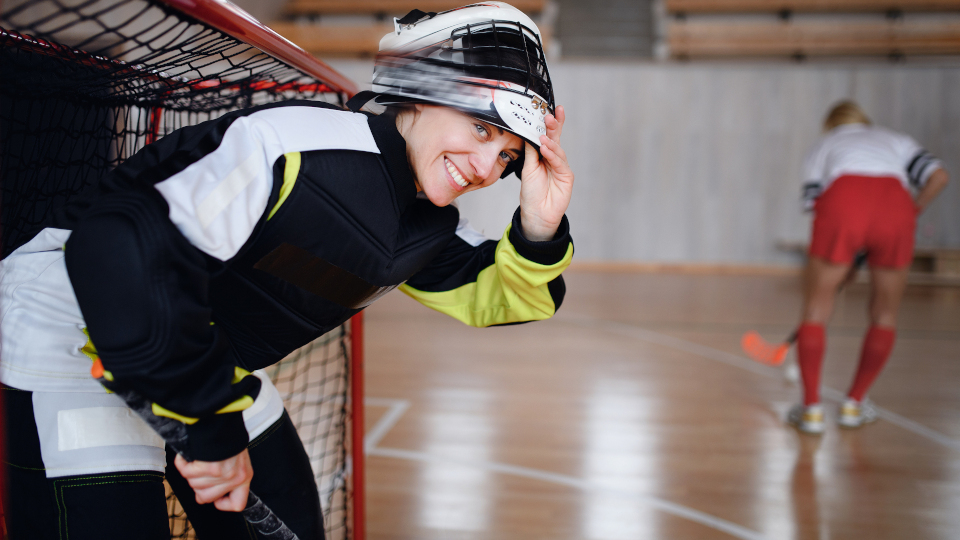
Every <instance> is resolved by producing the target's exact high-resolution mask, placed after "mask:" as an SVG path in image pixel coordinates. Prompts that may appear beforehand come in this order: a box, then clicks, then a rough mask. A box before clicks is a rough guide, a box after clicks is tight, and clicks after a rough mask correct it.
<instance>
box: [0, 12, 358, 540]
mask: <svg viewBox="0 0 960 540" xmlns="http://www.w3.org/2000/svg"><path fill="white" fill-rule="evenodd" d="M356 91H357V87H356V85H355V84H354V83H353V82H352V81H351V80H349V79H348V78H346V77H344V76H343V75H342V74H340V73H338V72H337V71H336V70H334V69H333V68H331V67H330V66H328V65H326V64H325V63H323V62H322V61H320V60H318V59H316V58H314V57H312V56H310V55H309V54H307V53H306V52H304V51H303V50H302V49H300V48H299V47H297V46H296V45H294V44H293V43H291V42H289V41H288V40H286V39H284V38H283V37H282V36H280V35H278V34H276V33H275V32H273V31H272V30H270V29H269V28H267V27H266V26H264V25H263V24H261V23H259V22H258V21H256V20H255V19H253V17H251V16H250V15H249V14H247V13H245V12H244V11H242V10H241V9H239V8H237V7H236V6H233V5H232V4H230V3H229V2H225V1H218V0H0V205H2V206H0V249H2V253H3V255H4V256H6V255H7V254H8V253H10V252H11V251H12V250H13V249H15V248H16V247H17V246H18V245H19V244H21V243H22V240H23V239H24V238H28V237H29V235H30V234H31V230H33V229H34V228H35V227H37V226H38V225H39V224H40V223H42V222H43V221H44V219H45V218H46V217H47V216H49V215H50V213H52V212H54V211H55V210H56V209H58V208H60V207H61V206H63V204H65V203H66V202H68V201H69V200H70V199H71V198H72V197H73V196H75V195H76V194H78V193H79V192H81V191H82V190H83V189H85V188H87V187H89V186H91V185H93V184H95V183H96V182H97V180H98V178H99V177H101V176H102V175H103V174H104V173H106V172H108V171H109V170H112V169H113V168H114V167H116V166H117V165H118V164H119V163H121V162H123V161H124V160H125V159H126V158H127V157H129V156H130V155H132V154H133V153H135V152H136V151H138V150H139V149H140V148H142V147H143V146H144V145H146V144H149V143H150V142H153V141H154V140H156V139H157V138H159V137H163V136H164V135H166V134H167V133H170V132H171V131H174V130H176V129H179V128H180V127H183V126H187V125H191V124H194V123H197V122H201V121H204V120H207V119H210V118H216V117H218V116H220V115H222V114H224V113H226V112H229V111H231V110H234V109H237V108H241V107H246V106H251V105H257V104H261V103H267V102H271V101H277V100H283V99H316V100H323V101H328V102H336V103H340V104H341V105H342V104H343V103H345V102H346V100H347V99H349V98H350V97H351V96H352V95H353V94H354V93H356ZM362 336H363V319H362V316H361V315H357V316H355V317H353V318H352V319H351V321H350V322H349V323H348V324H345V325H344V326H342V327H340V328H339V329H337V330H335V331H333V332H330V333H329V334H328V335H326V336H324V337H322V338H320V339H318V340H317V341H316V342H314V343H311V344H310V345H308V346H306V347H304V348H303V349H301V350H300V351H297V352H296V353H294V354H292V355H291V356H290V357H288V358H286V359H284V360H283V361H281V362H280V363H278V364H277V365H276V366H273V367H271V368H270V370H269V372H270V374H271V376H272V377H273V378H274V380H275V383H276V385H277V387H278V389H279V390H280V391H281V394H282V395H284V396H285V400H286V402H287V408H288V411H289V412H290V413H291V414H290V415H291V418H293V419H294V422H295V423H296V424H298V425H297V427H298V430H299V431H300V433H301V439H303V440H304V443H305V447H306V448H307V451H308V455H309V456H310V458H311V463H312V464H313V465H314V469H315V473H316V475H317V483H318V487H319V488H320V490H321V498H322V499H324V498H325V497H326V498H325V499H324V508H323V510H324V520H325V525H326V528H327V538H355V539H360V540H362V539H363V538H364V536H365V532H364V526H363V516H364V504H363V503H364V492H363V477H364V475H363V469H364V467H363V344H362ZM0 407H2V404H0ZM0 426H2V423H0ZM2 436H3V432H2V430H0V442H2ZM2 449H3V445H2V444H0V451H2ZM348 456H349V457H348ZM4 476H5V475H4V474H3V471H0V538H3V537H4V534H5V527H4V524H3V515H4V514H3V511H4V510H3V509H4V505H3V499H4V498H5V497H4V495H6V494H5V493H4V489H2V482H3V478H4ZM324 490H327V492H326V493H325V492H324ZM338 490H339V491H338ZM338 493H339V495H338ZM338 497H339V498H341V499H342V500H340V501H339V502H337V498H338ZM335 503H336V504H342V506H341V507H334V506H333V505H334V504H335ZM171 504H173V503H171ZM337 512H340V513H341V514H342V516H341V515H340V514H337ZM174 513H175V512H172V513H171V525H172V526H173V527H174V528H176V529H177V530H176V531H173V532H175V533H176V534H175V535H174V534H172V537H177V538H190V537H191V532H190V530H189V525H188V524H187V523H186V522H184V521H183V520H176V519H175V516H174V515H173V514H174ZM341 518H342V519H341Z"/></svg>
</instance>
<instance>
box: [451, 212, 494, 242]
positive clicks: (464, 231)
mask: <svg viewBox="0 0 960 540" xmlns="http://www.w3.org/2000/svg"><path fill="white" fill-rule="evenodd" d="M457 236H459V237H460V239H461V240H463V241H464V242H466V243H468V244H470V245H471V246H473V247H477V246H479V245H480V244H482V243H484V242H486V241H487V240H490V238H487V237H486V236H484V235H483V234H482V233H480V232H478V231H477V230H476V229H474V228H473V227H471V226H470V222H469V221H467V220H466V219H463V218H460V221H459V222H458V223H457Z"/></svg>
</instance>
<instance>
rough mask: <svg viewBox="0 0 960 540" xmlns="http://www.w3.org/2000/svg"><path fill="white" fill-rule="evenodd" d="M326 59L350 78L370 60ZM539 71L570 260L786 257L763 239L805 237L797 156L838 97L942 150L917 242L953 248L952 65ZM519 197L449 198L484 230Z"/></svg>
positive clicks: (957, 226) (955, 102) (959, 85)
mask: <svg viewBox="0 0 960 540" xmlns="http://www.w3.org/2000/svg"><path fill="white" fill-rule="evenodd" d="M335 67H338V68H343V69H344V70H345V71H349V72H350V73H351V74H354V73H356V74H357V78H358V79H360V82H366V79H364V78H363V77H361V76H360V75H361V74H364V73H369V71H367V70H369V69H370V67H369V63H360V62H357V63H353V64H350V63H345V64H343V65H340V64H338V65H336V66H335ZM551 73H552V75H553V77H554V79H555V85H556V93H557V98H558V102H559V103H562V104H564V105H565V107H566V108H567V112H568V118H567V125H566V127H565V129H564V135H563V141H562V142H563V145H564V148H565V149H566V150H567V153H568V156H569V158H570V162H571V163H572V165H573V167H574V170H575V172H576V173H577V184H576V188H575V193H574V200H573V203H572V204H571V207H570V210H569V217H570V219H571V222H572V225H573V232H574V239H575V241H576V247H577V259H580V260H605V261H636V262H695V263H730V264H792V263H795V262H797V261H798V258H797V257H796V256H795V255H792V254H789V253H784V252H781V251H778V250H777V248H776V243H777V241H781V240H786V241H804V240H805V239H806V238H808V237H809V217H808V216H805V215H803V214H802V212H801V210H800V202H799V193H800V187H799V186H800V164H801V162H802V160H803V156H804V155H805V153H806V151H807V149H808V148H809V147H810V145H811V144H812V143H813V142H814V140H815V139H816V137H817V136H818V135H819V130H820V123H821V120H822V118H823V116H824V115H825V113H826V110H827V108H828V107H829V106H830V105H831V104H832V103H834V102H836V101H838V100H840V99H843V98H848V97H852V98H854V99H856V100H857V101H859V102H860V103H861V104H862V105H863V107H864V108H865V109H866V111H867V113H868V114H869V115H871V117H873V118H874V120H875V122H877V123H878V124H881V125H884V126H887V127H890V128H893V129H898V130H902V131H906V132H907V133H909V134H911V135H913V136H914V137H915V138H916V139H918V140H919V141H920V142H921V144H923V145H925V146H926V147H927V148H928V149H929V150H930V151H931V152H933V153H935V154H937V155H939V156H940V157H942V158H943V159H944V161H945V163H946V165H947V169H948V171H950V172H951V173H952V175H953V177H954V181H953V182H952V183H951V185H950V186H949V187H948V190H947V191H946V192H945V193H944V194H943V195H942V196H941V197H940V199H939V200H937V201H936V202H935V203H934V205H933V206H932V207H931V208H930V210H929V211H928V212H927V213H926V214H925V215H924V216H923V217H922V218H921V222H920V227H918V245H929V246H943V247H955V248H960V186H958V183H960V179H958V178H957V177H960V158H958V156H957V151H958V149H960V91H958V89H960V68H951V67H927V66H912V65H902V64H901V65H891V64H862V65H859V66H857V65H851V66H845V65H831V64H819V65H817V64H805V65H796V64H738V63H710V64H706V63H691V64H675V63H673V64H652V63H651V64H639V63H617V62H609V61H608V62H602V61H596V62H559V63H554V64H553V66H552V69H551ZM518 197H519V185H518V183H517V182H516V181H515V180H513V179H508V180H505V181H502V182H499V183H498V184H496V185H495V186H494V187H492V188H489V189H488V190H484V191H481V192H477V193H474V194H470V195H468V196H466V197H464V198H463V199H462V200H461V209H462V211H463V212H464V213H465V214H466V215H467V216H468V217H470V219H471V221H472V222H473V223H474V225H475V226H476V227H477V228H478V229H482V230H483V232H485V233H486V234H487V235H488V236H493V237H497V236H499V234H500V232H501V231H502V229H503V227H504V226H505V225H506V223H507V222H508V220H509V218H510V216H511V215H512V212H513V210H514V208H515V207H516V204H517V200H518Z"/></svg>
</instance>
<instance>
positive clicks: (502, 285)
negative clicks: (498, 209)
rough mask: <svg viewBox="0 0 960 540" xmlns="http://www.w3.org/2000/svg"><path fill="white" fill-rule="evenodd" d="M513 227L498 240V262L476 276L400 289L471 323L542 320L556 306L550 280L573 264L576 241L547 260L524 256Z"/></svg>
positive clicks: (480, 325)
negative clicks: (431, 287) (445, 287)
mask: <svg viewBox="0 0 960 540" xmlns="http://www.w3.org/2000/svg"><path fill="white" fill-rule="evenodd" d="M509 236H510V227H507V230H506V232H505V233H504V234H503V238H501V239H500V243H499V244H497V251H496V263H495V264H493V265H491V266H489V267H487V268H484V269H483V270H481V271H480V273H479V274H478V275H477V280H476V281H475V282H473V283H467V284H466V285H462V286H460V287H457V288H456V289H453V290H449V291H441V292H426V291H420V290H417V289H414V288H413V287H411V286H409V285H406V284H404V285H401V286H400V290H401V291H403V292H404V293H405V294H406V295H408V296H410V297H412V298H414V299H415V300H417V301H418V302H420V303H421V304H423V305H425V306H427V307H429V308H431V309H434V310H436V311H439V312H441V313H445V314H447V315H450V316H451V317H453V318H455V319H457V320H459V321H462V322H464V323H466V324H468V325H470V326H479V327H483V326H491V325H494V324H507V323H514V322H526V321H538V320H542V319H548V318H550V317H552V316H553V314H554V312H555V311H556V306H555V305H554V303H553V297H552V296H550V291H549V290H548V288H547V284H548V283H549V282H551V281H553V280H554V279H556V278H557V277H558V276H560V274H561V273H562V272H563V271H564V270H565V269H566V268H567V266H569V265H570V260H571V259H572V258H573V245H572V244H571V245H570V246H569V247H568V248H567V253H566V255H564V257H563V259H562V260H561V261H560V262H558V263H556V264H553V265H550V266H545V265H542V264H537V263H535V262H533V261H530V260H527V259H525V258H523V257H522V256H521V255H520V254H519V253H517V250H516V248H514V247H513V244H511V243H510V241H509V240H508V238H509Z"/></svg>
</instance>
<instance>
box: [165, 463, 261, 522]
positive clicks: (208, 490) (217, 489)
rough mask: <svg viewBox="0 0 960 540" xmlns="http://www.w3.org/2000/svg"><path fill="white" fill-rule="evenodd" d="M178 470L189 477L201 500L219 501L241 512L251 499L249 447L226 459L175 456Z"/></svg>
mask: <svg viewBox="0 0 960 540" xmlns="http://www.w3.org/2000/svg"><path fill="white" fill-rule="evenodd" d="M174 465H176V467H177V470H178V471H180V474H181V475H183V477H184V478H185V479H186V480H187V483H189V484H190V487H191V488H192V489H193V491H194V493H195V494H196V498H197V502H198V503H199V504H207V503H215V506H216V507H217V508H219V509H221V510H227V511H234V512H239V511H240V510H243V508H244V506H245V505H246V501H247V492H248V490H249V488H250V480H251V479H252V478H253V467H251V465H250V457H249V454H248V453H247V451H246V450H244V451H243V452H241V453H239V454H237V455H236V456H233V457H230V458H227V459H225V460H223V461H187V460H185V459H183V457H182V456H179V455H178V456H177V457H176V459H175V460H174Z"/></svg>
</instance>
